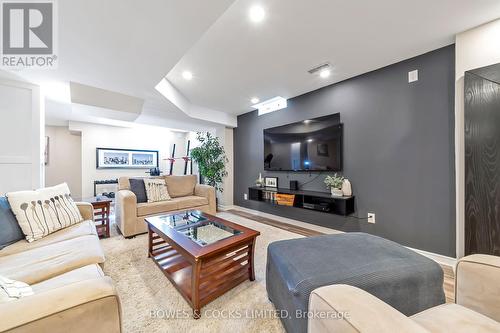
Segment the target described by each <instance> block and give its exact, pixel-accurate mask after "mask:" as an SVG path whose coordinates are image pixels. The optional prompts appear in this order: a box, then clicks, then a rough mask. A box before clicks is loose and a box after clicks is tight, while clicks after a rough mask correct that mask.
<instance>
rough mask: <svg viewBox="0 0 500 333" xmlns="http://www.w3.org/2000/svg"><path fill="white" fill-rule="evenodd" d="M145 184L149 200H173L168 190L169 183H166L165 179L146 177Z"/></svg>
mask: <svg viewBox="0 0 500 333" xmlns="http://www.w3.org/2000/svg"><path fill="white" fill-rule="evenodd" d="M144 186H145V187H146V194H147V196H148V202H157V201H165V200H171V198H170V195H169V194H168V191H167V185H166V184H165V179H161V178H152V179H144Z"/></svg>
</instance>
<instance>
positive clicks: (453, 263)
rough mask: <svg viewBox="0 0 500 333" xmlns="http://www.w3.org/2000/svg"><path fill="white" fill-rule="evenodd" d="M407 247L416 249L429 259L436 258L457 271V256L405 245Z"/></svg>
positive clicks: (438, 261)
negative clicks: (448, 255)
mask: <svg viewBox="0 0 500 333" xmlns="http://www.w3.org/2000/svg"><path fill="white" fill-rule="evenodd" d="M405 247H406V248H407V249H410V250H412V251H415V252H417V253H419V254H421V255H423V256H424V257H427V258H429V259H432V260H434V261H435V262H437V263H438V264H441V265H445V266H450V267H451V268H453V271H455V266H456V264H457V259H456V258H452V257H447V256H444V255H442V254H437V253H432V252H427V251H424V250H419V249H414V248H412V247H409V246H405Z"/></svg>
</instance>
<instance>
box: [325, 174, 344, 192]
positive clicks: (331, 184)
mask: <svg viewBox="0 0 500 333" xmlns="http://www.w3.org/2000/svg"><path fill="white" fill-rule="evenodd" d="M344 179H345V178H344V177H342V176H337V174H334V175H333V176H326V178H325V184H326V186H327V187H328V188H336V189H340V188H342V183H343V182H344Z"/></svg>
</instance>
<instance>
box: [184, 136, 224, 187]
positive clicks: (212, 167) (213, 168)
mask: <svg viewBox="0 0 500 333" xmlns="http://www.w3.org/2000/svg"><path fill="white" fill-rule="evenodd" d="M196 139H197V140H198V141H199V142H200V146H199V147H196V148H193V149H192V150H191V158H192V159H193V161H195V162H196V163H197V164H198V170H199V171H200V174H201V175H202V176H203V178H204V180H205V183H206V184H208V185H210V186H213V187H215V190H216V191H220V192H222V191H223V190H224V189H223V188H222V180H223V179H224V177H225V176H227V171H226V163H227V162H229V161H228V159H227V157H226V152H225V151H224V147H222V145H221V144H220V142H219V138H218V137H216V136H213V135H212V134H210V133H209V132H206V133H203V132H197V133H196Z"/></svg>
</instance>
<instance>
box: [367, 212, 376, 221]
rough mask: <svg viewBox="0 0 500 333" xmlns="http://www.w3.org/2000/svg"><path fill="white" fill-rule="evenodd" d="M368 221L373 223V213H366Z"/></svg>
mask: <svg viewBox="0 0 500 333" xmlns="http://www.w3.org/2000/svg"><path fill="white" fill-rule="evenodd" d="M368 223H375V213H368Z"/></svg>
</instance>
